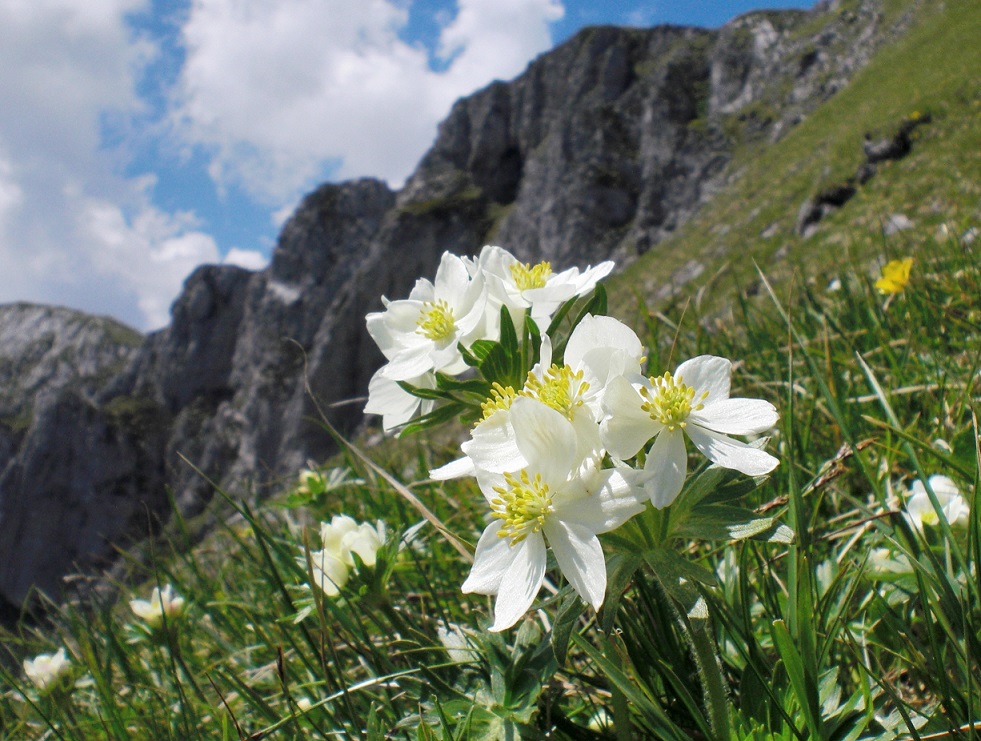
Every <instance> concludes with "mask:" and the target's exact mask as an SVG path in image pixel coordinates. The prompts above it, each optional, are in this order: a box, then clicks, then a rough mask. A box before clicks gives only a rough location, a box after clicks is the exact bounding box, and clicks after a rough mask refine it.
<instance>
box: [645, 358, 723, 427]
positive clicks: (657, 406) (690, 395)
mask: <svg viewBox="0 0 981 741" xmlns="http://www.w3.org/2000/svg"><path fill="white" fill-rule="evenodd" d="M650 381H651V387H652V388H650V389H648V388H647V387H646V386H641V388H640V395H641V396H643V397H644V403H643V404H641V405H640V408H641V409H642V410H644V411H645V412H647V413H648V414H649V415H650V416H651V419H653V420H654V421H655V422H660V423H661V424H662V425H664V426H665V427H667V428H668V431H669V432H674V428H675V427H681V428H682V429H684V427H685V426H686V425H687V424H688V422H687V420H688V415H689V414H691V413H692V412H693V411H695V412H697V411H698V410H700V409H703V408H704V407H705V405H704V404H702V403H701V402H703V401H705V399H707V398H708V395H709V392H708V391H705V392H703V393H702V395H701V396H699V397H698V403H696V404H692V402H694V401H695V389H693V388H692V387H691V386H687V385H686V384H685V383H684V382H683V379H682V378H681V376H678V377H677V378H675V377H674V376H672V375H671V374H670V373H668V372H666V371H665V373H664V375H663V376H657V377H656V378H651V379H650Z"/></svg>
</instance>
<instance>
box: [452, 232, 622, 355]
mask: <svg viewBox="0 0 981 741" xmlns="http://www.w3.org/2000/svg"><path fill="white" fill-rule="evenodd" d="M471 265H472V272H474V274H476V275H483V276H484V278H485V280H486V282H487V291H488V294H489V301H488V305H487V312H488V328H489V330H490V334H491V335H492V336H496V335H497V334H498V333H499V331H500V329H499V326H498V324H497V323H498V322H499V321H500V310H501V306H506V307H508V309H510V310H511V314H512V319H514V320H515V322H516V323H517V322H518V321H519V320H520V314H521V313H522V312H523V311H524V310H525V309H531V318H532V319H534V320H535V322H536V323H537V324H538V326H539V328H541V329H542V331H544V330H545V329H546V328H547V327H548V324H549V322H550V321H551V319H552V314H554V313H555V311H556V310H557V309H558V308H559V307H560V306H561V305H562V304H564V303H565V302H566V301H568V300H569V299H571V298H574V297H576V296H582V295H584V294H586V293H588V292H589V291H591V290H593V288H595V287H596V284H597V283H598V282H599V281H600V280H602V279H603V278H605V277H606V276H607V275H609V273H610V271H611V270H613V267H614V264H613V262H611V261H606V262H602V263H600V264H599V265H597V266H596V267H587V268H586V269H585V270H584V271H583V272H582V273H580V272H579V268H569V269H568V270H564V271H562V272H561V273H553V272H552V266H551V265H550V264H549V263H548V262H540V263H538V264H537V265H530V264H528V263H522V262H520V261H519V260H518V259H517V258H516V257H515V256H514V255H512V254H511V253H510V252H508V251H507V250H505V249H503V248H501V247H497V246H493V245H487V246H485V247H484V248H483V249H482V250H481V252H480V255H479V256H478V257H477V260H476V261H475V262H473V263H471Z"/></svg>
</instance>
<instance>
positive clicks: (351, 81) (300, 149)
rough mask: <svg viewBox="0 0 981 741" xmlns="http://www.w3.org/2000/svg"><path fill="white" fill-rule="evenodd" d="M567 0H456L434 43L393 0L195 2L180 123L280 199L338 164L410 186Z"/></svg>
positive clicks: (233, 172)
mask: <svg viewBox="0 0 981 741" xmlns="http://www.w3.org/2000/svg"><path fill="white" fill-rule="evenodd" d="M562 13H563V7H562V5H561V3H560V2H559V0H459V2H458V10H457V14H456V16H455V18H454V19H453V20H452V21H450V22H449V24H448V25H446V26H445V27H444V28H443V31H442V35H441V39H440V47H439V53H440V55H441V56H442V57H443V58H444V59H447V60H449V64H448V67H447V68H446V69H444V70H442V71H438V72H437V71H433V70H432V69H431V68H430V65H429V55H428V52H427V51H426V50H425V49H424V48H422V47H421V46H418V45H411V44H408V43H406V42H404V41H402V40H401V39H400V38H399V36H398V34H399V31H400V30H401V29H403V27H404V26H405V25H406V23H407V22H408V10H407V9H406V8H405V3H396V2H395V1H394V0H363V1H362V2H350V0H192V6H191V12H190V14H189V16H188V19H187V22H186V23H185V25H184V27H183V39H184V44H185V47H186V52H187V58H186V63H185V66H184V68H183V71H182V76H181V81H180V90H179V94H178V101H179V102H178V105H177V107H176V109H175V111H174V121H175V126H176V128H177V130H178V131H179V132H180V134H181V135H182V136H183V137H184V139H185V141H187V142H188V143H189V144H191V145H198V144H200V145H203V146H205V147H207V148H208V149H209V150H210V151H211V152H212V154H213V159H212V168H211V173H212V175H213V177H215V178H216V179H217V180H218V181H219V182H226V183H227V182H235V183H238V184H241V185H242V186H244V187H245V188H246V189H247V190H248V191H249V192H251V193H252V194H254V195H255V196H257V197H260V198H263V199H265V200H267V201H268V202H270V203H273V204H276V205H279V204H282V203H284V202H286V201H288V200H290V199H294V198H295V197H296V196H297V194H298V193H299V192H300V191H301V190H303V189H304V188H307V187H309V186H310V185H312V184H313V182H314V181H315V180H316V179H317V178H318V177H321V176H322V175H323V173H324V172H325V170H326V168H328V167H330V166H332V165H333V166H335V167H336V172H334V173H333V174H334V176H335V177H337V178H341V179H344V178H350V177H357V176H363V175H374V176H377V177H381V178H384V179H386V180H388V181H389V182H390V183H392V184H393V185H396V186H397V185H399V184H401V182H402V181H403V180H404V179H405V178H406V177H407V176H408V175H409V174H410V172H411V170H412V169H413V168H414V167H415V165H416V164H417V163H418V160H419V158H420V157H421V156H422V155H423V153H424V152H425V150H426V149H427V148H428V146H429V145H431V144H432V141H433V138H434V136H435V133H436V124H437V123H438V121H439V120H440V119H442V118H443V117H445V116H446V114H447V113H448V112H449V108H450V106H451V104H452V103H453V101H454V100H456V99H457V98H458V97H460V96H462V95H465V94H468V93H470V92H472V91H473V90H474V89H476V88H478V87H480V86H482V85H485V84H487V83H489V82H491V81H492V80H494V79H495V78H501V79H509V78H511V77H514V76H515V75H516V74H518V73H519V72H521V70H522V69H523V68H524V67H525V65H527V63H528V61H529V60H530V59H531V58H532V57H534V56H535V55H536V54H539V53H541V52H543V51H545V50H546V49H548V48H549V46H550V45H551V37H550V33H549V25H548V24H549V23H550V22H552V21H555V20H557V19H558V18H560V17H561V15H562Z"/></svg>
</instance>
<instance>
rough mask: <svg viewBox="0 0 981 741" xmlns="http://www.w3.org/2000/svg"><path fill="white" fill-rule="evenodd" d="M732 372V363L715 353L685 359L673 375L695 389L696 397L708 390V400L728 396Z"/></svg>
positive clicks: (712, 400) (718, 399)
mask: <svg viewBox="0 0 981 741" xmlns="http://www.w3.org/2000/svg"><path fill="white" fill-rule="evenodd" d="M731 373H732V363H731V362H729V361H728V360H727V359H726V358H720V357H719V356H717V355H699V356H698V357H695V358H692V359H691V360H686V361H685V362H684V363H682V364H681V365H679V366H678V369H677V370H676V371H675V372H674V377H675V378H678V377H679V376H680V377H681V379H682V381H683V382H684V383H685V384H687V385H688V386H691V387H692V388H693V389H695V397H696V398H698V397H699V396H701V395H702V394H703V393H704V392H706V391H708V399H707V401H709V402H715V401H721V400H722V399H728V398H729V376H730V375H731Z"/></svg>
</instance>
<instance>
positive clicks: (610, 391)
mask: <svg viewBox="0 0 981 741" xmlns="http://www.w3.org/2000/svg"><path fill="white" fill-rule="evenodd" d="M643 403H644V400H643V399H642V398H641V396H640V394H639V393H637V389H635V388H634V386H633V384H631V383H630V381H628V380H627V379H626V378H623V377H622V376H616V377H614V378H611V379H610V382H609V384H608V385H607V387H606V392H605V393H604V395H603V409H604V410H605V411H606V413H607V415H609V416H607V417H606V419H604V420H603V422H602V423H601V424H600V439H601V440H602V441H603V445H604V446H605V447H606V449H607V450H609V451H610V453H611V454H612V455H615V456H616V457H617V458H631V457H633V456H635V455H637V452H638V451H639V450H640V449H641V448H642V447H644V445H646V444H647V441H648V440H650V439H651V438H652V437H654V435H656V434H657V432H658V430H659V429H661V425H660V424H658V423H656V422H654V420H652V419H651V418H650V415H648V414H647V413H646V412H644V411H643V410H642V409H641V408H640V406H641V404H643Z"/></svg>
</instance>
